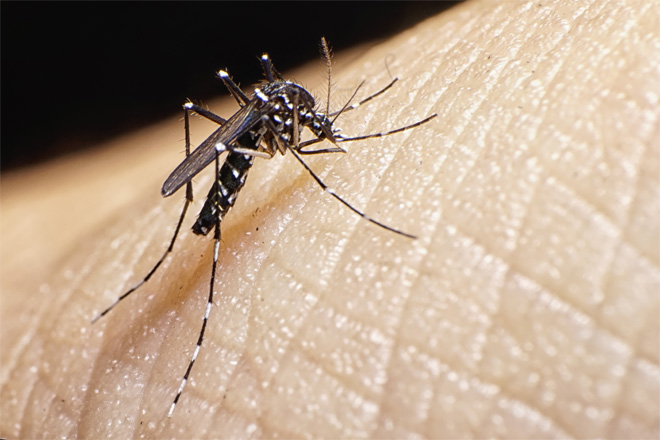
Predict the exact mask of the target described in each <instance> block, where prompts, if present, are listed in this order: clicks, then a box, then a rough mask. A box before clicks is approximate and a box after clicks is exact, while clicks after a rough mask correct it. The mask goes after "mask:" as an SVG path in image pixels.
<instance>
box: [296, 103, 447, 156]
mask: <svg viewBox="0 0 660 440" xmlns="http://www.w3.org/2000/svg"><path fill="white" fill-rule="evenodd" d="M436 116H438V115H437V114H435V113H434V114H432V115H431V116H429V117H427V118H424V119H422V120H421V121H417V122H415V123H413V124H410V125H406V126H405V127H399V128H396V129H394V130H390V131H386V132H383V133H371V134H365V135H363V136H355V137H342V136H341V135H337V136H336V141H337V142H352V141H361V140H364V139H372V138H379V137H384V136H389V135H391V134H396V133H401V132H402V131H406V130H410V129H411V128H415V127H419V126H420V125H422V124H426V123H427V122H429V121H430V120H431V119H433V118H435V117H436ZM324 140H325V139H321V138H316V139H310V140H308V141H305V142H301V143H300V145H298V147H297V148H296V151H297V152H298V154H321V153H340V152H345V150H343V149H342V148H340V147H330V148H321V149H318V150H303V148H305V147H309V146H310V145H314V144H318V143H319V142H323V141H324Z"/></svg>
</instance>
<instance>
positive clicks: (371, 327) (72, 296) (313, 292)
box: [0, 1, 660, 438]
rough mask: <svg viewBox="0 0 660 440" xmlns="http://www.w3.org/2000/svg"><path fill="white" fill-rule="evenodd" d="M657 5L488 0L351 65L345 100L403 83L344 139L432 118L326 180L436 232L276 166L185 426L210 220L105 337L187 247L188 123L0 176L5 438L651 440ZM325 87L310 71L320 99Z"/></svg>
mask: <svg viewBox="0 0 660 440" xmlns="http://www.w3.org/2000/svg"><path fill="white" fill-rule="evenodd" d="M659 15H660V13H659V10H658V8H657V5H653V4H652V3H651V2H646V1H626V2H615V1H594V2H577V3H576V2H569V1H566V2H562V1H558V2H554V3H552V4H545V3H544V2H543V3H539V2H487V1H483V2H472V3H468V4H463V5H461V6H459V7H457V8H454V9H451V10H449V11H447V12H445V13H443V14H441V15H439V16H437V17H434V18H432V19H430V20H427V21H426V22H424V23H421V24H419V25H418V26H416V27H415V28H413V29H410V30H408V31H406V32H404V33H402V34H400V35H398V36H395V37H393V38H391V39H389V40H388V41H385V42H383V43H381V44H379V45H377V46H375V47H373V48H370V49H369V50H367V51H366V52H364V53H361V54H359V55H355V54H353V59H352V61H351V62H350V63H349V62H348V61H346V60H347V58H348V57H346V56H345V57H343V58H342V54H338V58H337V59H338V64H339V66H338V67H337V69H336V70H335V72H334V73H335V75H334V77H333V78H334V82H335V83H336V84H337V85H336V86H335V92H336V93H337V95H336V96H337V98H336V100H335V106H337V105H339V104H338V103H340V102H341V98H342V97H346V96H347V94H350V89H351V87H354V86H355V85H356V84H358V83H359V82H360V81H361V80H366V83H365V85H364V87H363V90H362V92H363V93H365V94H367V93H369V92H373V91H376V90H378V89H379V88H380V87H382V86H383V85H385V84H387V83H388V82H389V80H390V76H389V74H388V70H389V71H390V72H391V73H392V75H396V76H399V77H400V78H401V80H400V81H399V82H398V83H397V84H396V85H395V86H394V87H393V88H392V89H391V90H390V91H388V92H387V93H386V94H385V95H383V96H381V97H379V98H378V99H376V100H374V101H373V102H371V103H370V104H369V105H366V106H364V107H360V108H359V109H356V110H355V111H353V112H350V113H347V114H346V115H344V116H342V117H341V118H340V119H339V120H338V121H337V125H338V126H339V127H341V128H342V133H346V134H355V135H358V134H364V133H371V132H378V131H382V130H386V129H390V128H396V127H398V126H401V125H405V124H408V123H411V122H414V121H416V120H419V119H422V118H424V117H425V116H427V115H429V114H432V113H437V114H438V117H437V118H435V119H434V120H433V121H432V122H429V123H428V124H425V125H423V126H421V127H419V128H417V129H414V130H411V131H409V132H406V133H402V134H397V135H394V136H391V137H387V138H382V139H375V140H369V141H363V142H358V143H353V144H350V145H349V144H347V145H345V147H346V149H347V151H348V152H347V153H346V154H331V155H323V156H314V157H309V158H307V160H308V163H309V164H310V166H311V167H313V168H314V170H316V172H317V173H318V174H319V175H320V176H321V177H322V178H323V179H324V181H325V182H326V183H327V184H328V185H329V186H330V187H332V188H333V189H335V190H336V191H337V193H339V194H341V195H343V196H344V197H345V198H346V199H348V200H349V201H350V202H351V203H352V204H354V205H355V206H356V207H357V208H359V209H363V210H364V211H365V212H366V213H368V214H369V215H371V216H373V217H374V218H376V219H378V220H380V221H383V222H385V223H386V224H388V225H391V226H394V227H396V228H399V229H401V230H404V231H406V232H410V233H413V234H415V235H417V236H418V238H417V239H416V240H411V239H407V238H405V237H401V236H397V235H395V234H393V233H391V232H388V231H386V230H383V229H382V228H379V227H377V226H374V225H372V224H369V223H368V222H366V221H364V220H363V219H361V218H359V217H358V216H356V215H355V214H353V213H351V212H350V211H349V210H347V209H346V208H344V207H343V206H341V205H340V204H339V203H338V202H336V201H335V200H334V199H332V198H331V197H330V196H329V195H328V194H326V193H324V192H323V191H322V190H321V189H320V188H319V187H318V186H317V185H316V183H315V182H314V181H313V180H312V179H311V178H310V177H309V176H308V175H307V174H306V172H305V171H304V170H303V169H302V168H301V167H300V166H299V164H297V163H296V161H295V160H294V158H293V157H290V155H287V156H286V157H279V156H278V157H276V158H274V159H272V160H262V159H257V160H256V161H255V162H256V163H255V166H254V167H253V169H252V170H251V171H250V175H249V178H248V181H247V184H246V186H245V188H244V189H243V191H242V192H241V194H240V196H239V198H238V201H237V203H236V206H235V207H234V209H233V210H232V211H231V212H230V214H228V215H227V216H226V218H225V219H224V220H223V223H222V234H223V235H222V246H221V250H220V257H219V267H220V269H219V272H218V279H217V282H216V285H215V292H216V296H215V307H214V308H213V310H212V314H211V318H210V321H209V327H208V330H207V333H206V337H205V339H204V345H203V347H202V350H201V353H200V356H199V358H198V361H197V363H196V364H195V367H194V369H193V371H192V376H191V381H190V382H189V383H188V386H187V387H186V389H185V391H184V393H183V395H182V398H181V400H180V402H179V404H178V406H177V407H176V410H175V412H174V414H173V416H172V418H167V417H166V416H167V412H168V409H169V406H170V404H171V401H172V399H173V397H174V395H175V393H176V390H177V388H178V386H179V382H180V379H181V376H182V374H183V372H184V370H185V367H186V365H187V364H188V361H189V358H190V355H191V353H192V350H193V348H194V345H195V341H196V340H197V336H198V332H199V328H200V325H201V317H202V315H203V312H204V307H205V303H206V298H207V295H208V289H209V285H208V283H209V275H210V263H211V255H212V249H213V243H212V240H211V238H210V237H197V236H195V235H193V234H192V233H191V232H190V230H189V227H190V225H191V223H192V220H193V216H192V215H191V216H190V217H189V218H188V220H187V221H186V222H185V223H184V230H183V231H182V234H181V236H180V238H179V241H178V242H177V245H176V247H175V250H174V252H173V253H172V255H171V256H170V257H169V258H168V259H167V260H166V262H165V264H164V266H163V267H162V268H161V270H160V271H159V272H158V273H157V274H156V275H155V276H154V277H153V278H152V279H151V280H150V281H149V282H148V283H147V284H146V285H144V286H142V287H141V289H140V290H138V291H137V292H136V293H134V294H133V295H132V296H131V297H129V298H128V299H127V300H125V301H124V302H122V303H121V304H120V305H119V306H118V307H116V308H115V309H114V310H113V311H112V312H111V313H110V314H108V315H107V316H105V317H103V318H102V319H101V320H99V321H98V322H96V323H95V324H93V325H92V324H90V320H91V319H92V318H93V317H94V316H95V315H96V314H97V313H99V312H100V311H101V310H103V309H104V308H105V307H107V306H108V305H110V304H111V303H112V302H113V301H114V300H115V298H116V297H117V296H118V295H119V294H121V293H123V292H124V291H126V290H127V289H128V288H130V287H131V286H132V285H133V284H135V283H136V282H137V281H139V280H140V279H141V277H142V276H144V274H146V273H147V272H148V271H149V269H150V268H151V267H152V265H153V264H154V263H155V261H156V260H157V259H158V258H159V257H160V255H161V254H162V252H163V251H164V249H165V247H166V246H167V242H168V240H169V238H170V236H171V233H172V231H173V227H174V224H175V223H176V219H177V215H178V212H179V211H180V209H181V206H182V204H183V200H182V199H183V194H182V191H181V192H180V193H177V194H176V195H174V196H172V197H170V198H169V199H166V200H162V199H160V196H159V189H160V184H161V183H162V181H163V180H164V179H165V177H166V176H167V174H168V173H169V171H170V170H172V169H173V168H174V167H175V166H176V165H177V164H178V162H179V161H180V160H182V154H181V150H182V144H181V143H177V141H179V140H180V139H181V138H182V126H181V122H180V118H173V119H172V120H171V121H169V122H167V123H165V124H162V125H161V126H156V127H150V128H148V129H146V130H144V131H142V132H139V133H135V134H132V135H128V136H125V137H123V138H121V139H117V140H116V141H115V142H113V143H111V144H109V145H106V146H103V147H102V148H100V149H98V150H95V151H92V152H89V153H83V154H80V155H79V156H77V157H73V158H68V159H63V160H61V161H58V162H55V163H51V164H46V165H42V166H39V167H36V168H34V169H29V170H25V171H22V172H19V173H16V174H13V175H5V176H3V180H2V189H3V193H2V199H3V202H2V203H3V204H2V226H3V228H2V254H1V256H2V273H1V276H2V278H1V279H2V301H1V303H0V306H1V308H0V312H1V313H2V315H1V318H2V319H1V321H2V371H1V376H0V386H1V389H0V393H1V394H0V409H1V414H2V417H0V419H1V421H0V435H1V436H3V437H12V438H38V437H44V438H54V437H82V438H106V437H113V438H133V437H141V436H144V437H150V438H165V437H183V438H201V437H217V438H219V437H223V438H224V437H227V438H246V437H265V438H271V437H287V438H290V437H303V436H309V437H331V438H347V437H373V438H384V437H394V438H404V437H417V436H419V437H428V438H459V437H478V438H484V437H500V438H540V437H562V438H565V437H580V438H586V437H589V438H592V437H610V438H657V437H658V435H659V434H660V432H659V426H660V421H659V419H660V418H659V416H658V414H659V413H660V407H659V403H658V402H659V401H660V368H659V360H660V356H659V347H660V341H659V335H660V320H659V316H660V310H659V301H658V299H659V295H658V293H659V292H660V270H658V267H659V264H660V221H659V220H658V218H659V216H658V211H659V209H658V208H660V195H659V190H658V188H659V186H658V183H659V182H658V176H659V175H660V128H659V127H660V124H659V122H658V121H659V116H660V105H659V102H658V101H659V92H660V65H659V64H658V63H659V62H660V31H659V30H660V16H659ZM342 60H344V61H342ZM274 62H275V64H276V65H277V60H274ZM230 67H231V66H230ZM255 68H259V67H258V66H257V65H256V64H255ZM319 69H320V68H319V65H318V63H314V64H310V65H309V66H307V67H305V68H304V69H302V70H301V71H299V72H295V74H294V75H292V76H293V77H295V78H296V79H297V80H298V81H299V82H301V83H303V84H305V85H309V87H310V88H313V90H314V91H315V95H316V96H324V92H323V83H322V81H319V73H318V72H319ZM209 74H211V72H209ZM315 84H316V85H315ZM211 108H212V109H213V110H214V111H216V112H217V113H218V114H220V115H223V116H228V115H231V113H232V112H233V111H235V108H236V106H235V104H233V103H232V102H231V100H230V99H229V98H226V99H224V100H222V101H220V102H218V103H217V104H212V105H211ZM195 123H196V124H195V126H194V134H195V142H196V143H199V142H200V141H202V140H203V139H204V136H205V135H208V134H209V133H210V131H211V130H212V127H211V125H208V124H207V125H205V124H204V123H203V122H202V121H200V120H199V119H196V120H195ZM168 145H169V146H171V147H169V148H168V147H167V146H168ZM177 145H178V147H177ZM195 183H196V187H195V188H196V200H197V201H198V202H201V201H203V196H205V195H206V191H207V189H208V185H209V178H208V176H207V177H200V178H198V179H196V181H195ZM199 206H200V204H199V203H198V204H196V205H195V206H194V207H193V208H192V212H193V215H194V214H195V213H196V212H197V210H198V209H199Z"/></svg>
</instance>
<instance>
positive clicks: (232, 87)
mask: <svg viewBox="0 0 660 440" xmlns="http://www.w3.org/2000/svg"><path fill="white" fill-rule="evenodd" d="M218 77H219V78H220V79H221V80H222V82H223V83H224V84H225V87H227V90H229V93H230V94H231V96H233V97H234V99H235V100H236V102H238V105H240V106H241V107H245V106H246V105H247V103H248V102H250V98H249V97H248V96H247V95H246V94H245V93H243V90H241V88H240V87H238V86H237V85H236V83H235V82H234V81H233V80H232V79H231V78H230V77H229V74H228V73H227V72H226V71H224V70H220V71H219V72H218Z"/></svg>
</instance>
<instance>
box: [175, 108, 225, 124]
mask: <svg viewBox="0 0 660 440" xmlns="http://www.w3.org/2000/svg"><path fill="white" fill-rule="evenodd" d="M183 109H184V110H185V111H186V113H190V112H193V113H197V114H198V115H200V116H203V117H205V118H206V119H208V120H210V121H213V122H215V123H216V124H218V125H222V124H224V123H226V122H227V120H226V119H225V118H221V117H220V116H218V115H216V114H215V113H213V112H212V111H209V110H207V109H205V108H203V107H200V106H198V105H196V104H193V103H192V102H186V103H185V104H183Z"/></svg>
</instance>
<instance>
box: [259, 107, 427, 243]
mask: <svg viewBox="0 0 660 440" xmlns="http://www.w3.org/2000/svg"><path fill="white" fill-rule="evenodd" d="M263 121H264V124H266V126H267V127H268V130H270V131H271V132H272V133H273V134H274V135H275V140H276V142H278V144H281V145H284V146H286V148H287V149H288V150H290V151H291V153H292V154H293V155H294V157H295V158H296V159H297V160H298V162H300V164H301V165H302V166H303V167H304V168H305V169H306V170H307V172H308V173H309V174H310V176H312V178H313V179H314V180H316V183H318V184H319V186H320V187H321V188H322V189H323V190H324V191H325V192H327V193H328V194H330V195H331V196H332V197H334V198H335V199H337V200H339V202H341V203H342V204H343V205H344V206H346V207H347V208H348V209H350V210H351V211H353V212H354V213H356V214H357V215H359V216H360V217H362V218H363V219H365V220H366V221H368V222H370V223H373V224H375V225H378V226H380V227H381V228H384V229H387V230H388V231H391V232H394V233H395V234H399V235H403V236H404V237H408V238H417V237H416V236H414V235H412V234H408V233H406V232H403V231H399V230H398V229H395V228H393V227H391V226H387V225H386V224H384V223H381V222H379V221H378V220H375V219H373V218H371V217H369V216H368V215H367V214H365V213H364V212H362V211H360V210H359V209H357V208H355V207H353V205H351V204H350V203H348V202H347V201H346V200H344V199H343V198H341V197H340V196H339V195H338V194H337V193H335V192H334V190H332V189H331V188H329V187H328V185H326V184H325V183H324V182H323V180H321V178H320V177H319V176H317V175H316V173H315V172H314V171H312V169H311V168H310V167H309V166H308V165H307V164H306V163H305V161H304V160H302V157H300V155H299V154H298V152H297V151H296V149H295V148H294V147H293V146H291V145H290V144H289V143H287V141H286V139H284V138H282V136H281V135H280V134H279V133H278V131H277V127H275V125H273V123H272V121H270V119H267V118H264V119H263Z"/></svg>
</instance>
